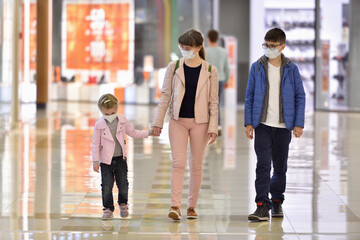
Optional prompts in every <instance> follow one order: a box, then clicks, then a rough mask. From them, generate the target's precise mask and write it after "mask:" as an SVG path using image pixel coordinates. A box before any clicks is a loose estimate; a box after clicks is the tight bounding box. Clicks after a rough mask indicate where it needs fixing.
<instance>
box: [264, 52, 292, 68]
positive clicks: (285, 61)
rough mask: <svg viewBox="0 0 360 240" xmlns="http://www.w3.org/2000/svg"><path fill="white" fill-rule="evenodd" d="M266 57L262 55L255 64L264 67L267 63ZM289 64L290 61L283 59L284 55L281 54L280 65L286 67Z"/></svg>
mask: <svg viewBox="0 0 360 240" xmlns="http://www.w3.org/2000/svg"><path fill="white" fill-rule="evenodd" d="M268 61H269V60H268V57H267V56H265V55H262V56H261V57H260V58H259V59H258V60H257V62H258V63H260V64H262V65H265V64H267V63H268ZM290 62H291V60H290V59H289V58H287V57H285V55H284V54H283V53H281V65H282V66H285V65H288V64H289V63H290Z"/></svg>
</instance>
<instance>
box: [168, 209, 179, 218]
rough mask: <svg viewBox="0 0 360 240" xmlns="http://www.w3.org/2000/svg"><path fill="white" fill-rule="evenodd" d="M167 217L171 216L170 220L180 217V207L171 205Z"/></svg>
mask: <svg viewBox="0 0 360 240" xmlns="http://www.w3.org/2000/svg"><path fill="white" fill-rule="evenodd" d="M168 217H169V218H171V219H172V220H176V221H177V220H180V219H181V212H180V209H179V208H178V207H173V206H172V207H171V208H170V210H169V214H168Z"/></svg>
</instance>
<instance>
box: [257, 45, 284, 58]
mask: <svg viewBox="0 0 360 240" xmlns="http://www.w3.org/2000/svg"><path fill="white" fill-rule="evenodd" d="M282 45H283V44H281V43H280V44H277V43H273V44H272V43H270V42H266V43H263V44H262V47H263V49H264V54H265V56H267V57H268V58H269V59H274V58H276V57H278V56H279V55H280V54H281V51H282V50H283V48H280V49H281V50H280V51H279V49H278V47H281V46H282Z"/></svg>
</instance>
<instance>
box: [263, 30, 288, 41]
mask: <svg viewBox="0 0 360 240" xmlns="http://www.w3.org/2000/svg"><path fill="white" fill-rule="evenodd" d="M264 40H265V41H269V42H279V43H282V44H285V42H286V35H285V33H284V31H283V30H281V29H280V28H273V29H270V30H269V31H268V32H267V33H266V35H265V37H264Z"/></svg>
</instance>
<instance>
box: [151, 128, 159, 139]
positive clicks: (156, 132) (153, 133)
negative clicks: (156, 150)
mask: <svg viewBox="0 0 360 240" xmlns="http://www.w3.org/2000/svg"><path fill="white" fill-rule="evenodd" d="M160 134H161V128H159V127H155V126H154V127H152V128H151V136H155V137H158V136H160Z"/></svg>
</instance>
